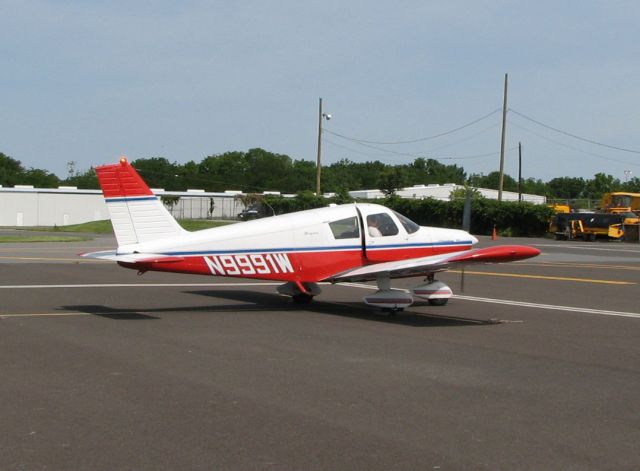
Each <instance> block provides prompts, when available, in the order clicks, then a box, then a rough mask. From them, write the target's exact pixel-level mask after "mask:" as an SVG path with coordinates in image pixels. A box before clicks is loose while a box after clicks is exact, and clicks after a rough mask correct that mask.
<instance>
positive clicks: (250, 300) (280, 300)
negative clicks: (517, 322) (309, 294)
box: [60, 289, 497, 327]
mask: <svg viewBox="0 0 640 471" xmlns="http://www.w3.org/2000/svg"><path fill="white" fill-rule="evenodd" d="M184 293H186V294H195V295H199V296H207V297H209V298H218V299H223V300H224V299H226V300H229V301H234V302H233V303H224V302H223V303H218V302H217V303H215V304H211V305H206V306H202V305H199V306H175V307H162V308H149V309H128V308H119V309H116V308H112V307H109V306H103V305H74V306H61V307H60V309H61V310H67V311H77V312H84V313H87V314H91V315H94V316H97V317H103V318H106V319H113V320H126V321H132V320H156V319H160V317H158V315H160V314H170V313H181V312H182V313H183V312H208V313H223V312H258V313H260V312H267V311H294V312H299V311H305V312H313V313H316V314H326V315H332V316H340V317H347V318H352V319H361V320H365V321H372V322H383V323H389V324H399V325H406V326H411V327H456V326H458V327H460V326H473V325H475V326H478V325H492V324H496V323H497V322H496V321H495V320H493V319H489V320H482V319H471V318H464V317H455V316H449V315H447V316H441V315H437V314H431V313H424V312H416V311H413V310H404V311H401V312H398V313H397V314H396V315H393V316H391V315H389V314H388V313H386V312H384V311H381V310H376V309H375V308H372V307H368V306H365V305H363V304H362V303H361V302H327V301H321V300H317V299H316V300H314V301H313V302H312V303H310V304H294V303H293V302H292V301H291V299H290V298H289V297H287V296H281V295H279V294H277V293H263V292H258V291H249V290H237V289H233V290H217V289H216V290H195V291H184ZM238 302H239V304H238Z"/></svg>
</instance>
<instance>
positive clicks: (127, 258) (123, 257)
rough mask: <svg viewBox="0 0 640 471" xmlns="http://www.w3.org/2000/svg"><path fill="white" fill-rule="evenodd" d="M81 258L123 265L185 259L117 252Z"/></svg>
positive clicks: (104, 251)
mask: <svg viewBox="0 0 640 471" xmlns="http://www.w3.org/2000/svg"><path fill="white" fill-rule="evenodd" d="M80 256H81V257H86V258H95V259H98V260H110V261H112V262H123V263H159V262H164V263H166V262H181V261H183V260H184V258H183V257H173V256H168V255H164V254H153V253H130V254H118V253H117V252H116V251H115V250H103V251H101V252H88V253H83V254H80Z"/></svg>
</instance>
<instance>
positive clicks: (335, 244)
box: [82, 157, 540, 312]
mask: <svg viewBox="0 0 640 471" xmlns="http://www.w3.org/2000/svg"><path fill="white" fill-rule="evenodd" d="M96 173H97V175H98V179H99V181H100V186H101V187H102V193H103V195H104V198H105V201H106V203H107V207H108V209H109V214H110V217H111V222H112V225H113V230H114V233H115V236H116V240H117V243H118V248H117V249H116V250H109V251H101V252H92V253H86V254H82V256H84V257H89V258H95V259H102V260H112V261H115V262H117V263H118V264H119V265H120V266H123V267H126V268H132V269H135V270H138V273H139V274H143V273H145V272H147V271H166V272H176V273H191V274H199V275H209V276H227V277H237V278H253V279H262V280H275V281H282V282H284V283H283V284H282V285H281V286H279V287H278V288H277V291H278V292H279V293H280V294H283V295H287V296H290V297H291V298H292V299H293V301H294V302H295V303H308V302H310V301H311V300H312V299H313V297H314V296H317V295H318V294H320V292H321V290H320V286H319V284H318V283H320V282H330V283H340V282H361V281H374V280H375V281H376V282H377V285H378V291H377V292H375V293H374V294H370V295H368V296H365V297H364V299H363V300H364V302H365V303H366V304H368V305H370V306H376V307H378V308H382V309H385V310H388V311H391V312H395V311H398V310H402V309H404V308H406V307H408V306H410V305H411V304H413V302H414V297H415V298H418V299H421V300H426V301H428V302H429V304H432V305H444V304H446V303H447V301H448V300H449V298H451V296H452V291H451V289H450V288H449V287H448V286H447V285H446V284H444V283H442V282H441V281H437V280H436V279H435V274H436V273H438V272H441V271H444V270H447V269H449V268H451V267H453V266H464V265H468V264H475V263H500V262H512V261H516V260H523V259H526V258H530V257H535V256H536V255H538V254H539V253H540V251H539V250H537V249H535V248H533V247H527V246H522V245H504V246H494V247H487V248H481V249H472V246H473V245H474V244H476V243H477V242H478V239H476V238H475V237H474V236H472V235H471V234H469V233H468V232H465V231H462V230H457V229H444V228H436V227H421V226H419V225H418V224H416V223H415V222H413V221H411V220H410V219H408V218H406V217H405V216H403V215H401V214H398V213H396V212H394V211H392V210H391V209H389V208H386V207H384V206H380V205H377V204H364V203H363V204H361V203H354V204H342V205H330V206H328V207H325V208H318V209H311V210H307V211H299V212H295V213H290V214H283V215H279V216H273V217H269V218H264V219H257V220H253V221H246V222H241V223H237V224H230V225H227V226H222V227H215V228H211V229H204V230H200V231H195V232H189V231H187V230H185V229H183V228H182V227H181V226H180V225H179V224H178V222H177V221H176V220H175V219H174V218H173V216H171V214H170V213H169V212H168V211H167V209H166V208H165V207H164V205H163V204H162V202H161V201H160V199H159V198H158V197H157V196H155V195H154V194H153V192H152V191H151V190H150V189H149V187H148V186H147V184H146V183H145V182H144V180H143V179H142V178H141V177H140V175H139V174H138V172H137V171H136V170H135V169H134V168H133V167H132V166H131V164H130V163H129V162H128V161H127V159H126V157H121V158H120V162H119V163H116V164H111V165H103V166H100V167H97V168H96ZM418 276H419V277H424V278H425V280H424V281H423V282H422V283H420V284H418V285H416V286H413V287H412V288H411V289H409V290H402V289H394V288H391V279H394V278H405V277H418Z"/></svg>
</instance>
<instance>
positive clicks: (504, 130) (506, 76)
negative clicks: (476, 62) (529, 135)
mask: <svg viewBox="0 0 640 471" xmlns="http://www.w3.org/2000/svg"><path fill="white" fill-rule="evenodd" d="M508 81H509V74H504V100H503V102H502V140H501V141H500V183H499V185H498V201H502V186H503V184H504V140H505V135H506V133H507V84H508Z"/></svg>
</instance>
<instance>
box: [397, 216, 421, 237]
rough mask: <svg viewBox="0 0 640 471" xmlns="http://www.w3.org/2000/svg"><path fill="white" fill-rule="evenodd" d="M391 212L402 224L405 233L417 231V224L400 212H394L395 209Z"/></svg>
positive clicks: (418, 227)
mask: <svg viewBox="0 0 640 471" xmlns="http://www.w3.org/2000/svg"><path fill="white" fill-rule="evenodd" d="M393 214H395V215H396V217H397V218H398V219H399V220H400V224H402V227H404V230H405V231H407V234H413V233H414V232H417V231H418V229H420V226H419V225H417V224H416V223H415V222H413V221H412V220H411V219H409V218H408V217H406V216H403V215H402V214H400V213H396V212H395V211H394V212H393Z"/></svg>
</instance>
